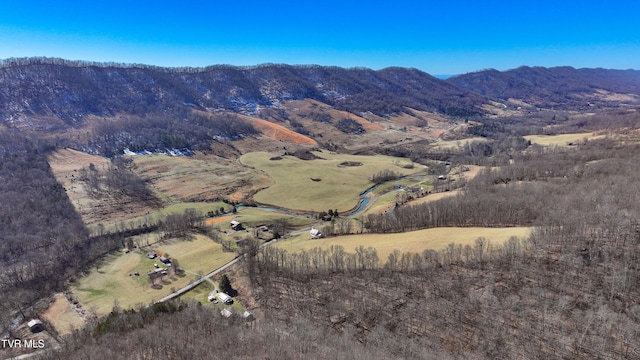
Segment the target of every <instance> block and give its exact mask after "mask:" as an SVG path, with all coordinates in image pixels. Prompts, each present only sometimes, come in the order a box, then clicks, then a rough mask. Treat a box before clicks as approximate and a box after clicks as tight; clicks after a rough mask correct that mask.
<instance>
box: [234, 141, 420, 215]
mask: <svg viewBox="0 0 640 360" xmlns="http://www.w3.org/2000/svg"><path fill="white" fill-rule="evenodd" d="M316 155H318V156H319V157H322V158H323V159H316V160H300V159H298V158H296V157H292V156H285V157H283V158H282V160H269V159H270V158H272V157H274V156H276V155H275V154H270V153H266V152H254V153H248V154H245V155H243V156H242V157H241V158H240V161H241V162H242V163H243V164H245V165H247V166H251V167H254V168H256V169H259V170H262V171H264V172H266V173H267V174H268V175H269V176H270V177H271V178H272V179H273V184H272V185H271V186H270V187H268V188H267V189H265V190H262V191H259V192H258V193H257V194H255V196H254V199H255V200H256V201H258V202H261V203H265V204H271V205H275V206H279V207H283V208H289V209H296V210H306V211H314V212H319V211H327V210H329V209H338V211H341V212H344V211H347V210H350V209H352V208H354V207H355V206H356V205H357V203H358V196H359V194H360V193H362V192H363V191H365V190H366V189H367V188H369V187H370V186H372V185H373V184H372V183H371V181H370V180H369V179H370V178H371V177H372V176H373V175H374V174H376V173H378V172H380V171H382V170H386V169H389V170H392V171H395V172H398V173H402V174H403V175H408V174H414V173H418V172H421V171H424V169H425V167H424V166H422V165H418V164H416V165H415V168H414V169H405V168H402V167H400V166H397V165H395V164H394V161H395V162H396V163H397V162H398V161H400V163H402V160H399V159H397V158H393V157H389V156H381V155H376V156H357V155H344V154H331V153H328V152H318V153H316ZM344 161H352V162H360V163H362V166H345V167H340V166H338V165H339V164H340V163H342V162H344ZM405 162H406V161H405ZM312 179H316V180H318V179H319V180H320V181H314V180H312Z"/></svg>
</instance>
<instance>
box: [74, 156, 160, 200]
mask: <svg viewBox="0 0 640 360" xmlns="http://www.w3.org/2000/svg"><path fill="white" fill-rule="evenodd" d="M134 167H135V164H134V163H133V159H131V158H125V157H121V156H119V157H114V158H112V159H111V163H110V164H109V165H108V167H106V169H98V168H97V167H96V166H95V165H93V164H90V165H89V166H88V167H84V168H82V169H80V181H82V182H84V184H85V187H86V189H87V193H88V194H89V195H91V196H93V197H101V196H103V195H104V196H115V197H118V196H128V197H131V198H134V199H139V200H142V201H152V200H156V201H158V200H157V199H156V198H155V195H154V194H153V192H152V191H151V189H149V188H148V187H147V185H146V184H145V182H144V181H143V180H142V179H141V178H140V177H139V176H138V175H136V173H135V172H133V171H132V170H133V168H134Z"/></svg>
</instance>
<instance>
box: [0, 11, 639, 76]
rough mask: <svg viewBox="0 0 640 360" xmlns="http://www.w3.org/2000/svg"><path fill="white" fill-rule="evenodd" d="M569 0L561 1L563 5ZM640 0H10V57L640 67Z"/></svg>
mask: <svg viewBox="0 0 640 360" xmlns="http://www.w3.org/2000/svg"><path fill="white" fill-rule="evenodd" d="M559 3H560V4H559ZM638 22H640V3H639V2H637V1H615V0H614V1H575V2H574V1H571V2H562V1H561V0H556V1H448V2H445V1H438V2H437V3H432V2H431V1H404V0H395V1H376V0H371V1H345V0H343V1H335V0H326V1H322V2H317V3H307V2H303V1H298V2H293V1H279V0H274V1H204V0H195V1H191V2H188V1H184V2H177V1H146V0H144V1H136V0H129V1H122V0H111V1H95V0H93V1H79V0H78V1H65V0H59V1H49V0H48V1H40V0H34V1H10V0H7V1H2V2H1V3H0V59H6V58H11V57H28V56H46V57H60V58H65V59H71V60H88V61H101V62H102V61H109V62H121V63H142V64H151V65H158V66H193V67H201V66H207V65H214V64H231V65H256V64H264V63H287V64H319V65H336V66H342V67H356V66H359V67H368V68H373V69H381V68H384V67H388V66H403V67H415V68H418V69H421V70H423V71H426V72H428V73H430V74H436V75H437V74H458V73H465V72H470V71H476V70H481V69H486V68H495V69H498V70H507V69H511V68H516V67H518V66H521V65H529V66H564V65H568V66H574V67H578V68H579V67H604V68H614V69H628V68H633V69H640V60H639V59H640V26H638Z"/></svg>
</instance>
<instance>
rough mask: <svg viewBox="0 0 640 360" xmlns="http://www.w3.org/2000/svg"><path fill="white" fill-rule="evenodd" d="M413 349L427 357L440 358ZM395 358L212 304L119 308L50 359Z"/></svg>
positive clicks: (301, 326)
mask: <svg viewBox="0 0 640 360" xmlns="http://www.w3.org/2000/svg"><path fill="white" fill-rule="evenodd" d="M381 335H384V334H381ZM383 339H384V337H383V336H380V340H383ZM413 350H414V351H416V352H417V353H419V354H422V355H423V356H422V358H427V357H428V356H436V355H437V353H429V352H426V351H424V350H419V352H418V350H417V349H415V348H414V349H413ZM408 354H410V353H408ZM390 356H391V352H390V351H388V350H387V349H386V348H385V346H384V344H380V345H377V346H364V345H362V344H358V343H354V342H353V340H352V338H351V337H350V336H349V334H338V333H336V332H334V331H332V330H331V329H326V328H323V327H318V326H316V324H314V323H313V322H310V321H308V320H306V319H302V318H301V319H295V318H291V319H290V320H289V321H287V322H283V321H279V320H277V319H273V318H271V317H267V318H266V319H262V320H260V321H254V322H251V323H247V322H245V320H244V319H242V318H241V317H240V316H238V315H236V316H233V317H231V318H229V319H225V318H223V317H222V316H221V315H220V314H219V313H218V312H216V311H215V310H214V309H213V308H211V307H209V306H203V305H201V304H197V303H191V302H179V303H160V304H156V305H153V306H151V307H148V308H141V309H138V310H131V311H124V312H123V311H122V310H119V309H117V308H116V309H114V311H113V312H112V313H111V314H110V315H109V316H107V317H106V318H105V319H103V320H102V321H100V322H98V323H97V324H95V325H93V326H91V327H89V328H88V329H85V330H83V331H79V332H76V333H75V334H73V335H71V336H70V337H68V338H67V339H66V340H65V341H64V342H63V344H62V346H61V348H60V349H58V350H56V351H53V352H50V353H48V354H46V355H45V356H44V359H87V358H91V359H97V360H99V359H138V358H139V359H142V358H153V359H184V360H198V359H212V358H225V359H249V358H251V359H254V358H269V359H275V358H278V359H281V358H282V359H299V358H303V357H304V358H312V359H329V358H330V359H362V360H364V359H386V358H389V357H390Z"/></svg>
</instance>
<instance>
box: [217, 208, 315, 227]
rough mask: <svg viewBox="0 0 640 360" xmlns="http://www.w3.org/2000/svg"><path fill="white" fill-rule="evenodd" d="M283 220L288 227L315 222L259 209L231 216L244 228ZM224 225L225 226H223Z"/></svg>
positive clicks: (249, 209)
mask: <svg viewBox="0 0 640 360" xmlns="http://www.w3.org/2000/svg"><path fill="white" fill-rule="evenodd" d="M281 218H285V219H287V221H288V222H289V225H291V226H294V227H298V226H308V225H311V224H312V223H314V222H316V221H317V220H316V219H310V218H306V217H301V216H293V215H287V214H283V213H281V212H276V211H270V210H264V209H260V208H253V207H245V208H242V209H240V210H238V212H237V214H236V215H234V216H233V220H237V221H239V222H241V223H242V224H244V225H245V226H257V225H263V224H269V223H271V222H272V221H274V220H276V219H281ZM224 225H226V224H224Z"/></svg>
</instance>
